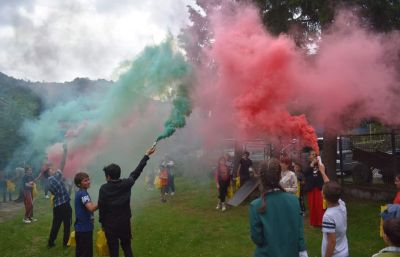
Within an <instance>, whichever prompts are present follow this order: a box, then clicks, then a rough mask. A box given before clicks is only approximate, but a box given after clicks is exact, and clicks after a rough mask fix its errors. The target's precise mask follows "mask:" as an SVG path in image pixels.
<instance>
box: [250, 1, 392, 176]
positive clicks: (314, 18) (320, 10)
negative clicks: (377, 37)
mask: <svg viewBox="0 0 400 257" xmlns="http://www.w3.org/2000/svg"><path fill="white" fill-rule="evenodd" d="M253 2H254V3H255V4H256V5H257V6H258V7H259V8H260V15H261V17H262V20H263V23H264V25H265V27H266V28H267V29H268V31H270V32H271V33H272V34H275V35H278V34H280V33H287V34H289V36H291V37H292V38H293V39H294V40H295V42H296V43H297V45H299V46H305V45H306V44H307V43H308V41H310V40H312V38H313V37H314V36H316V35H318V34H320V33H321V31H323V30H324V28H325V27H326V26H327V25H329V24H330V23H331V22H332V21H333V20H334V15H335V10H337V9H338V8H341V7H342V8H347V9H350V10H352V11H354V12H357V13H358V14H359V15H360V17H361V21H362V23H363V25H364V26H366V27H369V28H370V29H372V30H375V31H380V32H382V31H383V32H387V31H390V30H393V29H400V1H399V0H380V1H376V0H341V1H337V0H283V1H282V0H253ZM323 136H324V161H325V165H326V167H327V171H328V176H329V177H331V178H334V177H336V155H337V139H336V138H337V135H336V132H334V131H330V130H329V129H327V128H326V129H325V130H324V135H323Z"/></svg>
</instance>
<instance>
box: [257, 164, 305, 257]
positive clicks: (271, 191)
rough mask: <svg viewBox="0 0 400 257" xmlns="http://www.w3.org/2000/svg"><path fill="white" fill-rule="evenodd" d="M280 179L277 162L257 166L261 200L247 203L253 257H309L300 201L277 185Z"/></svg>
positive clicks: (279, 169)
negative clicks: (254, 246) (258, 168)
mask: <svg viewBox="0 0 400 257" xmlns="http://www.w3.org/2000/svg"><path fill="white" fill-rule="evenodd" d="M280 177H281V168H280V165H279V161H278V160H277V159H274V158H272V159H269V160H268V161H266V162H263V163H262V164H261V165H260V179H261V185H262V193H261V197H259V198H257V199H255V200H254V201H252V202H251V204H250V232H251V239H252V240H253V242H254V243H255V245H256V250H255V252H254V257H298V256H308V255H307V250H306V245H305V240H304V225H303V216H302V215H301V209H300V204H299V200H298V199H297V197H296V196H295V195H293V194H290V193H287V192H285V190H284V189H283V188H282V187H281V186H280V184H279V181H280Z"/></svg>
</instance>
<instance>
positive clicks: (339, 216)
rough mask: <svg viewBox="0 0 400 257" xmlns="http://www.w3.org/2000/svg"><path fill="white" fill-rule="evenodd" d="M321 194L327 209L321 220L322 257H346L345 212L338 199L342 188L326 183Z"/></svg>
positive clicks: (347, 250) (334, 182)
mask: <svg viewBox="0 0 400 257" xmlns="http://www.w3.org/2000/svg"><path fill="white" fill-rule="evenodd" d="M324 175H325V174H323V176H324ZM322 193H323V196H324V198H325V199H326V202H327V207H328V208H327V209H326V211H325V213H324V216H323V218H322V232H323V237H322V247H321V252H322V257H347V256H349V248H348V243H347V236H346V230H347V210H346V205H345V203H344V201H342V200H341V199H340V196H341V193H342V188H341V186H340V185H339V183H337V182H336V181H327V182H326V183H325V184H324V185H323V187H322Z"/></svg>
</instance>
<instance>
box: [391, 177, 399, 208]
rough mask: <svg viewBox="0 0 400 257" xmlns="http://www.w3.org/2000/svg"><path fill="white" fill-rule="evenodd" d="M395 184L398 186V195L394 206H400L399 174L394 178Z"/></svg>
mask: <svg viewBox="0 0 400 257" xmlns="http://www.w3.org/2000/svg"><path fill="white" fill-rule="evenodd" d="M394 184H395V185H396V188H397V194H396V197H395V198H394V200H393V204H400V174H397V175H396V177H395V178H394Z"/></svg>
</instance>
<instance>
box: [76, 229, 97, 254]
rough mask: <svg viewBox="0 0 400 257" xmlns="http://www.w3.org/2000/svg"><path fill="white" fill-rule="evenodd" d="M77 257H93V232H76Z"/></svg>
mask: <svg viewBox="0 0 400 257" xmlns="http://www.w3.org/2000/svg"><path fill="white" fill-rule="evenodd" d="M75 240H76V250H75V256H76V257H93V231H88V232H78V231H75Z"/></svg>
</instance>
